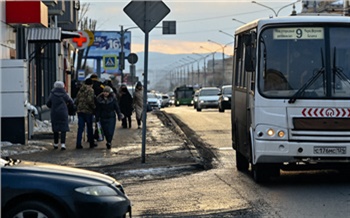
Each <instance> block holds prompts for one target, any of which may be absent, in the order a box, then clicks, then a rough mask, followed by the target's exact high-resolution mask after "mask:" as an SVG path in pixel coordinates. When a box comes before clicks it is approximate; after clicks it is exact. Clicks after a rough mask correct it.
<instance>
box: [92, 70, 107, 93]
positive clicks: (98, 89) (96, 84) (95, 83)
mask: <svg viewBox="0 0 350 218" xmlns="http://www.w3.org/2000/svg"><path fill="white" fill-rule="evenodd" d="M90 79H91V80H92V88H93V89H94V93H95V96H98V95H99V94H101V93H102V92H103V88H104V87H105V86H104V85H103V82H101V81H100V80H99V79H98V76H97V75H96V74H92V75H91V76H90Z"/></svg>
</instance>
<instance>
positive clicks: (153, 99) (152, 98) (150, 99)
mask: <svg viewBox="0 0 350 218" xmlns="http://www.w3.org/2000/svg"><path fill="white" fill-rule="evenodd" d="M147 104H148V105H149V106H151V108H158V109H160V108H161V107H162V102H161V101H160V99H159V98H158V97H157V95H156V94H155V93H153V92H148V93H147Z"/></svg>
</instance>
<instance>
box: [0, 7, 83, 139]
mask: <svg viewBox="0 0 350 218" xmlns="http://www.w3.org/2000/svg"><path fill="white" fill-rule="evenodd" d="M79 9H80V2H79V0H45V1H37V0H33V1H31V0H26V1H18V0H16V1H15V0H1V1H0V11H1V27H0V28H1V31H0V33H1V35H0V36H1V39H0V42H1V44H0V46H1V47H0V59H1V61H2V62H1V63H2V66H1V72H0V75H1V80H2V87H1V99H2V102H1V111H2V112H1V141H10V142H12V143H21V144H26V140H27V139H28V137H29V138H30V137H31V136H32V132H33V131H32V128H33V126H32V122H31V117H32V116H34V115H35V116H37V117H38V118H39V119H47V118H48V114H49V113H48V111H49V109H48V108H47V107H46V106H45V104H46V101H47V99H48V96H49V94H50V91H51V89H52V88H53V84H54V82H55V81H56V80H61V81H63V82H64V83H65V84H66V90H67V92H68V93H70V84H71V78H72V74H74V68H73V67H72V66H73V62H72V58H71V53H72V52H74V48H73V47H72V46H71V45H70V39H71V38H73V37H80V35H79V34H78V33H77V32H76V31H77V30H78V19H79V18H78V11H79ZM13 63H17V64H13ZM18 63H21V64H18ZM16 66H17V67H18V68H20V69H19V70H18V71H14V72H18V74H23V76H19V77H13V74H9V73H6V72H9V71H10V70H15V69H14V68H16ZM22 66H23V67H22ZM5 83H7V84H9V85H12V83H13V85H15V84H16V83H20V84H22V85H21V89H23V90H21V91H20V92H23V94H21V96H24V97H23V98H22V97H21V98H20V99H17V98H16V97H14V96H15V93H16V91H11V90H5V88H4V87H5V86H6V85H7V84H5ZM11 95H13V96H12V97H11ZM8 96H10V97H9V98H11V99H13V102H11V101H10V102H4V101H3V100H4V99H5V98H7V97H8ZM16 101H21V102H18V103H22V105H23V108H20V109H19V110H23V114H22V115H20V119H19V120H20V121H18V122H17V121H16V122H13V120H18V119H17V118H18V116H19V115H13V114H11V110H9V108H11V107H12V108H13V104H14V102H16ZM22 101H23V102H22ZM7 111H9V112H7ZM6 113H7V114H6ZM18 129H19V130H20V131H19V132H20V134H19V135H18V134H14V133H13V132H16V131H15V130H18Z"/></svg>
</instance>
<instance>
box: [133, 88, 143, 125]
mask: <svg viewBox="0 0 350 218" xmlns="http://www.w3.org/2000/svg"><path fill="white" fill-rule="evenodd" d="M133 100H134V109H135V115H136V121H137V126H138V127H137V128H138V129H141V119H142V111H143V87H142V84H141V82H137V83H136V86H135V92H134V97H133Z"/></svg>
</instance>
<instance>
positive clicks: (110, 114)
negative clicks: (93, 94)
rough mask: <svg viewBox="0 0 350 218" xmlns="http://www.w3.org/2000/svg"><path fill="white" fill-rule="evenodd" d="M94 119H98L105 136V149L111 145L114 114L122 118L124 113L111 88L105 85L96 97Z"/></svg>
mask: <svg viewBox="0 0 350 218" xmlns="http://www.w3.org/2000/svg"><path fill="white" fill-rule="evenodd" d="M96 102H97V104H96V121H100V123H101V127H102V131H103V133H104V135H105V137H106V141H107V144H106V146H107V149H111V147H112V144H111V143H112V139H113V135H114V130H115V125H116V122H117V120H116V114H117V116H118V120H119V121H120V120H121V119H123V117H124V115H123V114H122V113H121V112H120V108H119V104H118V101H117V98H116V96H115V94H114V93H113V89H112V88H111V87H109V86H105V88H104V89H103V92H102V93H101V94H100V95H98V96H97V98H96Z"/></svg>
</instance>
